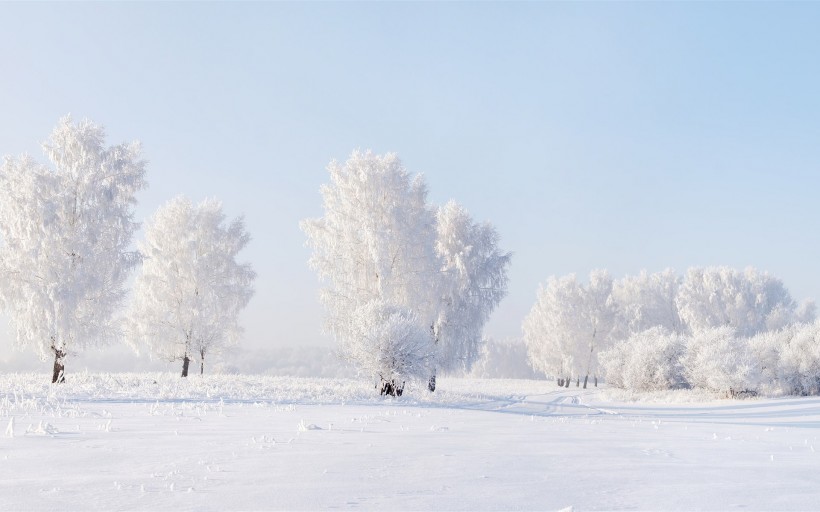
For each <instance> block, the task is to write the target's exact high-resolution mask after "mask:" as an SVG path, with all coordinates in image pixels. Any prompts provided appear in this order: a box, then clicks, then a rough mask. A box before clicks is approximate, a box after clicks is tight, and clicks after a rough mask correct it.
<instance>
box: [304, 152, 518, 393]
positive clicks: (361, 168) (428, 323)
mask: <svg viewBox="0 0 820 512" xmlns="http://www.w3.org/2000/svg"><path fill="white" fill-rule="evenodd" d="M328 171H329V172H330V183H329V184H327V185H324V186H322V188H321V194H322V199H323V205H324V211H325V213H324V216H323V217H321V218H318V219H308V220H305V221H303V222H302V223H301V226H302V229H303V230H304V231H305V233H306V235H307V237H308V245H309V246H310V247H311V248H312V249H313V255H312V256H311V258H310V261H309V263H310V266H311V267H312V268H314V269H315V270H316V271H317V273H318V274H319V277H320V279H322V280H324V281H326V282H327V284H328V285H327V286H326V287H325V288H324V289H323V290H322V292H321V301H322V303H323V304H324V306H325V309H326V312H327V317H326V328H327V330H328V331H329V332H330V333H331V334H333V335H334V337H335V338H336V339H337V340H338V341H339V343H340V348H341V353H342V356H343V357H344V358H346V359H347V360H349V361H350V362H352V363H353V364H354V365H355V366H357V367H358V369H359V370H360V371H361V372H362V373H369V374H371V375H373V376H374V377H377V378H380V379H381V380H382V384H383V386H382V390H383V391H385V390H386V391H387V392H395V391H396V390H399V389H400V388H401V386H402V385H403V381H404V379H405V378H412V377H418V376H419V375H420V374H422V373H425V371H426V372H427V373H428V376H429V375H430V374H432V373H433V372H434V369H435V367H436V366H440V367H446V368H450V367H452V366H455V365H456V363H460V364H462V365H465V366H469V365H471V364H472V363H473V362H474V361H475V359H476V358H477V357H478V355H479V351H478V350H477V345H478V344H479V343H480V341H481V336H480V333H481V329H482V327H483V324H484V322H485V321H486V319H487V317H488V316H489V314H490V312H491V311H492V309H493V308H494V307H495V306H496V305H497V303H498V301H499V300H500V299H501V297H502V296H503V295H504V292H505V290H506V267H507V265H508V263H509V255H507V254H502V253H501V252H500V251H499V250H498V248H497V240H498V235H497V234H496V232H495V230H494V229H493V228H492V227H491V226H489V225H486V224H485V225H476V224H475V223H473V221H472V220H471V219H470V217H469V216H468V215H467V214H466V212H465V211H464V210H463V208H461V207H460V206H458V205H455V204H454V203H453V204H449V205H447V206H445V207H444V208H442V209H440V210H439V211H438V215H437V214H436V211H435V210H434V209H433V208H432V207H431V206H430V205H429V204H428V203H427V187H426V185H425V184H424V180H423V179H422V177H421V176H415V177H412V176H411V175H410V174H409V173H408V172H407V170H406V169H405V168H404V166H403V165H402V164H401V161H400V160H399V159H398V157H397V156H396V155H394V154H387V155H375V154H373V153H372V152H369V151H368V152H360V151H354V152H353V154H352V155H351V156H350V158H349V159H348V160H347V161H346V162H345V163H344V165H341V164H339V163H336V162H333V163H331V164H330V166H329V167H328ZM411 323H412V324H415V328H414V329H409V327H408V326H409V324H411ZM390 326H392V327H390ZM420 333H423V337H420V336H421V334H420ZM396 339H401V340H404V341H402V343H394V342H393V341H390V340H396ZM437 339H438V340H440V341H441V345H440V346H439V345H438V344H437V342H436V340H437ZM422 340H423V342H422ZM400 347H401V349H400ZM371 352H375V354H370V353H371ZM368 354H370V355H368ZM372 361H380V363H379V364H378V365H375V364H372ZM386 362H389V363H390V364H389V365H388V366H387V367H385V366H384V364H386ZM422 368H424V369H426V370H422ZM411 369H412V371H411ZM433 383H434V380H432V379H431V389H433V388H434V385H433Z"/></svg>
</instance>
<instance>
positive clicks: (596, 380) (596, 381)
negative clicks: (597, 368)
mask: <svg viewBox="0 0 820 512" xmlns="http://www.w3.org/2000/svg"><path fill="white" fill-rule="evenodd" d="M595 387H596V388H597V387H598V376H597V375H596V376H595Z"/></svg>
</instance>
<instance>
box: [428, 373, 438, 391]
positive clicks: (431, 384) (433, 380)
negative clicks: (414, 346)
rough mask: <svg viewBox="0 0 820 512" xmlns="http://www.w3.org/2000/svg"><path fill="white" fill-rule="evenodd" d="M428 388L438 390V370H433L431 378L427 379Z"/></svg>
mask: <svg viewBox="0 0 820 512" xmlns="http://www.w3.org/2000/svg"><path fill="white" fill-rule="evenodd" d="M427 389H428V390H429V391H430V392H431V393H432V392H433V391H435V390H436V372H435V370H433V375H431V376H430V380H429V381H427Z"/></svg>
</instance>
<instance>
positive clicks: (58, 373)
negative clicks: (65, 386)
mask: <svg viewBox="0 0 820 512" xmlns="http://www.w3.org/2000/svg"><path fill="white" fill-rule="evenodd" d="M53 350H54V373H52V374H51V383H52V384H55V383H59V384H62V383H64V382H65V351H64V350H59V349H56V348H53Z"/></svg>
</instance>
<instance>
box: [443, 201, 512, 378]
mask: <svg viewBox="0 0 820 512" xmlns="http://www.w3.org/2000/svg"><path fill="white" fill-rule="evenodd" d="M436 219H437V224H436V227H437V239H436V253H437V255H438V257H439V259H440V262H441V263H440V264H441V273H440V276H441V292H440V293H441V305H440V307H439V314H438V317H437V318H436V323H435V328H434V331H435V336H436V344H437V353H438V357H437V361H438V364H439V365H440V367H441V368H442V369H443V370H445V371H455V370H461V371H469V370H470V368H471V367H472V365H473V363H475V361H477V360H478V358H479V357H480V356H481V345H482V331H483V328H484V324H485V323H486V322H487V320H488V319H489V317H490V313H492V311H493V310H494V309H495V308H496V306H498V304H499V302H501V299H503V298H504V296H505V295H506V293H507V267H508V266H509V264H510V258H511V256H512V255H511V254H510V253H503V252H501V251H500V250H499V248H498V239H499V236H498V233H497V232H496V230H495V228H493V226H492V225H490V224H489V223H483V224H476V223H475V222H473V220H472V218H471V217H470V215H469V214H468V213H467V211H466V210H465V209H464V207H462V206H461V205H459V204H458V203H456V202H455V201H450V202H448V203H447V204H446V205H444V206H442V207H441V208H439V210H438V213H437V216H436Z"/></svg>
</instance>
